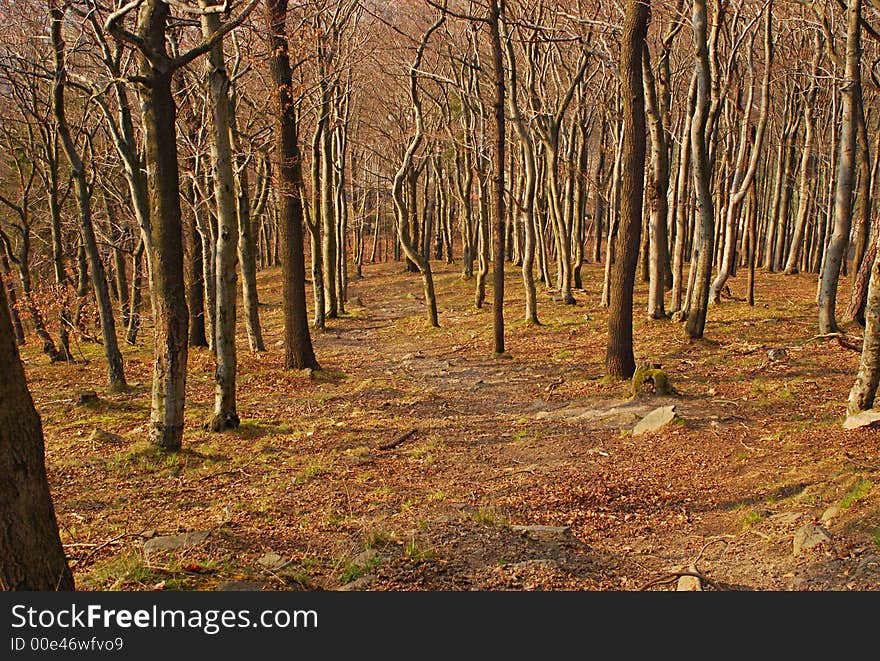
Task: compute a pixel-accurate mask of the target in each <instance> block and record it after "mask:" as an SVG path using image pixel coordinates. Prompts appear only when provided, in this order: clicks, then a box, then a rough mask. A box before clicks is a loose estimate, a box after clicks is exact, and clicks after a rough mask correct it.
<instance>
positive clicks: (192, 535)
mask: <svg viewBox="0 0 880 661" xmlns="http://www.w3.org/2000/svg"><path fill="white" fill-rule="evenodd" d="M210 534H211V532H210V531H209V530H196V531H194V532H185V533H182V534H180V535H164V536H162V537H154V538H153V539H148V540H147V541H146V542H144V553H146V554H147V555H149V554H151V553H155V552H157V551H176V550H177V549H181V548H191V547H193V546H198V545H199V544H201V543H202V542H204V541H205V540H206V539H208V535H210Z"/></svg>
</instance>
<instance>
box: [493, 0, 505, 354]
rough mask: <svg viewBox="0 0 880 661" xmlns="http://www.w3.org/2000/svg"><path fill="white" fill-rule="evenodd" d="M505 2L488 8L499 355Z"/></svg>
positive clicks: (497, 0)
mask: <svg viewBox="0 0 880 661" xmlns="http://www.w3.org/2000/svg"><path fill="white" fill-rule="evenodd" d="M503 12H504V0H491V3H490V5H489V31H490V34H491V41H492V65H493V71H494V74H495V88H494V92H495V94H494V98H493V99H492V111H493V114H494V115H495V136H494V138H495V162H494V165H495V169H494V172H493V173H492V194H493V198H494V199H493V202H494V203H495V208H494V209H493V211H494V218H493V220H494V226H495V236H494V237H493V242H492V269H493V274H492V275H493V278H492V287H493V292H492V295H493V309H492V312H493V319H492V334H493V337H494V340H495V341H494V348H495V353H496V354H502V353H504V229H505V223H506V221H507V207H506V205H505V202H504V186H505V176H504V168H505V166H506V164H507V142H506V140H507V129H506V124H505V116H504V96H505V88H504V52H503V50H502V46H501V25H500V24H501V20H502V19H501V17H502V15H503Z"/></svg>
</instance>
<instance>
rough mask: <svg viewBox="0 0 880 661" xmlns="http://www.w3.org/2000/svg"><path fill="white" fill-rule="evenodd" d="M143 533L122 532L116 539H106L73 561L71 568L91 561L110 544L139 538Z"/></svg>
mask: <svg viewBox="0 0 880 661" xmlns="http://www.w3.org/2000/svg"><path fill="white" fill-rule="evenodd" d="M143 532H144V531H141V532H124V533H121V534H119V535H116V537H113V538H112V539H108V540H107V541H106V542H103V543H101V544H98V545H97V546H95V548H93V549H92V550H91V551H89V553H88V554H87V555H84V556H82V557H80V558H77V559H76V560H74V562H73V565H72V567H78V566H79V565H81V564H83V563H84V562H86V561H88V560H91V559H92V558H93V557H94V556H95V554H96V553H97V552H98V551H100V550H101V549H103V548H106V547H108V546H110V545H111V544H115V543H116V542H118V541H119V540H121V539H124V538H126V537H138V536H140V535H141V534H142V533H143ZM71 546H72V545H71Z"/></svg>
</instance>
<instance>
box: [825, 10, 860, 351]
mask: <svg viewBox="0 0 880 661" xmlns="http://www.w3.org/2000/svg"><path fill="white" fill-rule="evenodd" d="M861 9H862V3H861V0H849V3H848V7H847V38H846V70H845V74H844V79H845V83H846V84H845V86H844V88H843V91H842V94H843V100H842V104H841V106H842V114H843V119H842V122H841V127H840V146H839V156H838V164H837V165H838V169H837V185H836V189H835V198H834V228H833V233H832V235H831V242H830V244H829V245H828V249H827V250H826V252H825V260H824V265H823V267H822V277H821V280H820V289H819V332H820V333H823V334H825V333H834V332H836V331H837V330H838V325H837V318H836V307H837V286H838V283H839V281H840V271H841V267H842V265H843V262H844V260H845V259H846V252H847V248H848V246H849V234H850V227H851V225H852V213H853V208H852V189H853V177H854V172H855V151H856V131H857V130H858V127H857V126H856V123H857V121H856V108H857V101H856V99H857V97H859V96H861V93H862V87H861V71H860V69H861V67H860V57H861V15H862V12H861Z"/></svg>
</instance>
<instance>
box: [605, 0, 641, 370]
mask: <svg viewBox="0 0 880 661" xmlns="http://www.w3.org/2000/svg"><path fill="white" fill-rule="evenodd" d="M650 14H651V10H650V6H649V5H648V3H647V2H646V1H640V0H630V2H629V3H628V4H627V7H626V16H625V17H624V20H623V34H622V36H621V45H620V74H621V85H620V86H621V94H622V96H623V122H624V129H623V130H624V135H623V153H622V167H623V171H622V174H623V178H622V183H621V196H620V227H619V230H618V231H619V242H618V246H619V247H620V254H619V255H618V256H617V260H616V261H615V263H614V265H613V268H612V272H611V283H610V288H609V295H610V301H609V303H610V304H609V310H608V313H609V316H608V346H607V350H606V353H605V369H606V370H607V372H608V375H609V376H612V377H619V378H626V379H628V378H630V377H631V376H632V375H633V372H635V369H636V364H635V357H634V356H633V331H632V322H633V288H634V286H635V278H636V267H637V266H638V258H639V240H640V238H641V237H640V235H641V231H642V201H643V198H644V192H645V185H644V175H645V151H646V147H647V139H646V135H645V90H644V87H643V78H642V49H643V48H644V44H645V37H646V35H647V32H648V21H649V20H650Z"/></svg>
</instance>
